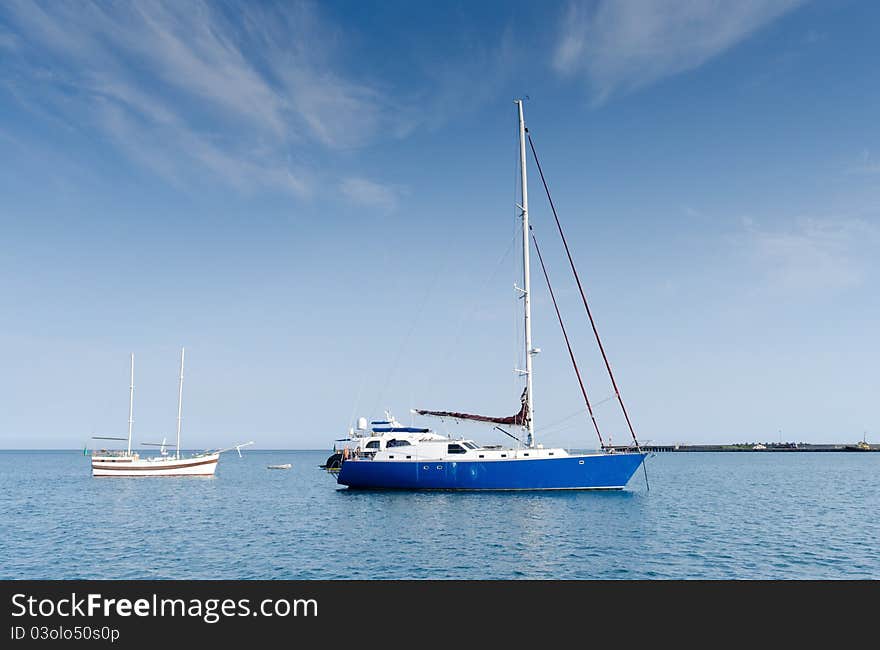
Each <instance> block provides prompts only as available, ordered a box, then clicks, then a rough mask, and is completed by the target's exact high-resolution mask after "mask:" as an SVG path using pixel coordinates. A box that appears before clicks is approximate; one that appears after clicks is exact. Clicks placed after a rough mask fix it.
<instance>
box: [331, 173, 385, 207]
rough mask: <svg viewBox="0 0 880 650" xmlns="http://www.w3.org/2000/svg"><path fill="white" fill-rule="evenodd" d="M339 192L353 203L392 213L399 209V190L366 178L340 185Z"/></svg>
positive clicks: (351, 180)
mask: <svg viewBox="0 0 880 650" xmlns="http://www.w3.org/2000/svg"><path fill="white" fill-rule="evenodd" d="M339 191H340V192H341V193H342V195H343V196H344V197H345V198H346V199H347V200H348V201H349V202H351V203H354V204H356V205H362V206H365V207H368V208H374V209H378V210H381V211H384V212H391V211H392V210H394V209H395V208H396V207H397V201H398V190H397V189H395V188H393V187H391V186H388V185H382V184H381V183H376V182H375V181H371V180H368V179H366V178H360V177H351V178H346V179H344V180H343V181H342V183H340V185H339Z"/></svg>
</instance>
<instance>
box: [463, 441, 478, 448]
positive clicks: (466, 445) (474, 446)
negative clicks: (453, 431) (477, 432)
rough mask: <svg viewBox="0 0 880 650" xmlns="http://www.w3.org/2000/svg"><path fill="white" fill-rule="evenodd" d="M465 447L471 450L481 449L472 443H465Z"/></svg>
mask: <svg viewBox="0 0 880 650" xmlns="http://www.w3.org/2000/svg"><path fill="white" fill-rule="evenodd" d="M464 446H465V447H469V448H470V449H479V447H477V446H476V445H475V444H474V443H472V442H470V441H468V442H465V443H464Z"/></svg>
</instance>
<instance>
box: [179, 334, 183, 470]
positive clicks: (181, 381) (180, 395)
mask: <svg viewBox="0 0 880 650" xmlns="http://www.w3.org/2000/svg"><path fill="white" fill-rule="evenodd" d="M183 354H184V349H183V348H180V382H179V383H178V385H177V457H178V458H180V420H181V418H182V416H183Z"/></svg>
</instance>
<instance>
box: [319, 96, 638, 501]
mask: <svg viewBox="0 0 880 650" xmlns="http://www.w3.org/2000/svg"><path fill="white" fill-rule="evenodd" d="M515 103H516V105H517V109H518V118H519V152H518V153H519V167H520V175H521V185H520V189H521V198H520V202H518V203H517V208H518V209H519V210H520V211H521V212H520V217H521V226H522V242H521V243H522V268H523V286H522V287H521V288H520V287H518V286H517V287H516V289H517V291H518V292H519V298H520V299H522V301H523V305H524V313H523V331H524V335H525V336H524V343H525V350H524V353H525V354H524V359H525V368H524V369H522V370H518V371H517V372H518V373H519V374H520V375H522V376H523V377H524V379H525V388H524V390H523V392H522V396H521V397H520V409H519V412H518V413H516V414H515V415H511V416H509V417H487V416H483V415H475V414H471V413H460V412H456V411H429V410H425V409H418V410H415V411H414V413H416V414H418V415H423V416H434V417H440V418H448V419H451V420H454V421H458V420H470V421H477V422H483V423H488V424H493V425H496V426H495V428H496V429H499V430H500V431H502V432H503V433H504V434H505V435H508V436H509V437H511V438H514V439H515V440H516V441H517V443H518V446H516V447H510V448H502V447H501V446H500V445H492V446H489V445H480V444H478V443H476V442H474V441H473V440H470V439H464V438H452V437H447V436H440V435H438V434H436V433H433V432H431V431H430V430H429V429H420V428H415V427H401V426H399V424H398V423H396V422H394V421H393V419H391V418H388V419H387V420H386V421H378V422H375V421H374V422H373V423H372V425H373V429H372V431H371V432H370V435H367V434H366V433H364V435H363V436H361V437H359V439H358V440H357V444H356V447H355V449H354V450H352V449H348V448H346V449H343V452H342V454H343V455H342V457H341V458H340V457H338V454H334V455H333V456H331V457H330V458H329V459H328V461H327V463H326V464H325V469H330V470H331V471H334V473H335V474H336V480H337V483H339V484H340V485H344V486H347V487H349V488H367V489H372V488H384V489H388V488H391V489H405V490H622V489H623V488H624V487H626V484H627V483H628V482H629V480H630V479H631V478H632V476H633V474H635V472H636V471H637V470H638V468H639V467H640V466H643V463H644V460H645V456H646V454H645V452H644V451H643V450H642V448H641V446H640V445H639V443H638V440H637V439H636V435H635V431H634V429H633V426H632V424H631V422H630V419H629V415H628V414H627V412H626V408H625V407H624V405H623V400H622V399H621V397H620V391H619V390H618V389H617V383H616V381H615V379H614V375H613V374H612V372H611V366H610V365H609V363H608V359H607V357H606V356H605V350H604V348H603V347H602V343H601V341H600V340H599V334H598V331H597V329H596V325H595V323H594V321H593V316H592V313H591V312H590V308H589V306H588V305H587V300H586V296H585V294H584V293H583V289H582V288H581V282H580V279H579V278H578V275H577V271H576V270H575V266H574V262H573V260H572V258H571V255H570V254H568V244H567V243H565V236H564V234H563V232H562V226H561V224H560V222H559V220H558V217H556V210H555V208H554V207H553V203H552V200H551V201H550V206H551V208H552V209H553V214H554V217H555V218H556V225H557V228H558V230H559V234H560V236H561V237H562V240H563V243H565V249H566V253H567V254H568V261H569V264H570V266H571V270H572V272H573V275H574V277H575V279H576V280H577V284H578V288H579V289H580V290H581V297H582V298H583V303H584V307H585V309H586V312H587V316H589V321H590V324H591V326H592V330H593V333H594V334H595V337H596V341H597V343H598V345H599V349H600V351H601V352H602V358H603V360H604V362H605V367H606V369H607V371H608V375H609V377H610V378H611V383H612V385H613V387H614V395H615V397H616V398H617V400H618V402H619V403H620V407H621V409H622V411H623V415H624V417H625V418H626V423H627V426H628V428H629V432H630V433H631V434H632V439H633V443H632V446H631V447H629V448H626V449H624V450H622V451H618V449H615V448H614V447H613V446H612V445H610V440H609V444H606V443H605V442H604V441H603V438H602V435H601V433H600V431H599V426H598V424H597V423H596V418H595V417H594V414H593V409H592V407H591V405H590V401H589V399H588V397H587V392H586V389H585V388H584V385H583V381H582V380H581V375H580V371H579V370H578V367H577V363H576V362H575V357H574V353H573V352H572V349H571V345H570V343H569V339H568V335H567V334H566V330H565V326H564V324H563V321H562V316H561V315H560V312H559V308H558V306H557V303H556V298H555V296H554V295H553V289H552V287H551V286H550V279H549V275H548V274H547V271H546V268H545V267H544V261H543V259H541V252H540V249H539V248H538V244H537V239H536V238H535V235H534V233H533V231H532V228H531V227H530V225H529V208H528V205H529V204H528V183H527V180H526V133H527V130H526V128H525V120H524V118H523V102H522V100H516V102H515ZM528 142H529V145H530V146H531V148H532V153H533V154H535V161H536V164H538V171H539V172H541V167H540V164H539V163H537V153H536V152H535V150H534V144H533V143H532V140H531V136H529V140H528ZM541 177H542V180H543V178H544V177H543V172H541ZM544 185H545V189H547V188H546V182H545V183H544ZM547 194H548V198H549V189H547ZM532 241H534V247H535V252H536V253H537V255H538V258H539V260H540V262H541V269H542V270H543V272H544V277H545V279H546V280H547V285H548V288H549V291H550V297H551V299H552V300H553V306H554V308H555V310H556V316H557V320H558V321H559V324H560V327H561V328H562V333H563V336H564V338H565V342H566V345H567V347H568V353H569V356H570V358H571V362H572V365H573V366H574V371H575V374H576V375H577V377H578V383H579V384H580V388H581V392H582V394H583V397H584V401H585V402H586V412H588V413H589V415H590V418H591V420H592V423H593V426H594V428H595V429H596V434H597V435H598V437H599V444H600V446H601V451H599V452H597V453H591V454H574V453H569V452H568V451H567V450H565V449H562V448H545V447H544V446H543V445H541V444H538V443H537V441H536V439H535V430H534V419H533V414H534V409H533V405H532V404H533V401H532V397H533V395H532V386H533V381H532V358H533V357H534V356H535V355H537V354H538V353H539V352H540V349H539V348H535V347H532V331H531V292H530V268H529V251H530V249H531V242H532ZM501 425H506V426H511V427H520V428H522V429H523V430H524V432H525V433H526V435H527V438H526V440H524V441H523V440H520V438H518V437H517V436H515V435H513V434H512V433H510V432H508V431H506V430H505V429H503V428H501ZM360 428H361V427H359V429H360ZM377 434H378V435H377ZM392 442H394V444H393V445H392ZM331 465H334V466H338V471H335V467H330V466H331ZM646 478H647V475H646Z"/></svg>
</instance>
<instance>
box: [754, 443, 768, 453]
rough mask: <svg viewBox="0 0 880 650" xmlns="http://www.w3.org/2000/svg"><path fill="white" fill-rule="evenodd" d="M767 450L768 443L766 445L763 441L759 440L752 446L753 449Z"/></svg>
mask: <svg viewBox="0 0 880 650" xmlns="http://www.w3.org/2000/svg"><path fill="white" fill-rule="evenodd" d="M766 450H767V445H765V444H764V443H761V442H759V443H758V444H757V445H754V446H753V447H752V451H766Z"/></svg>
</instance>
